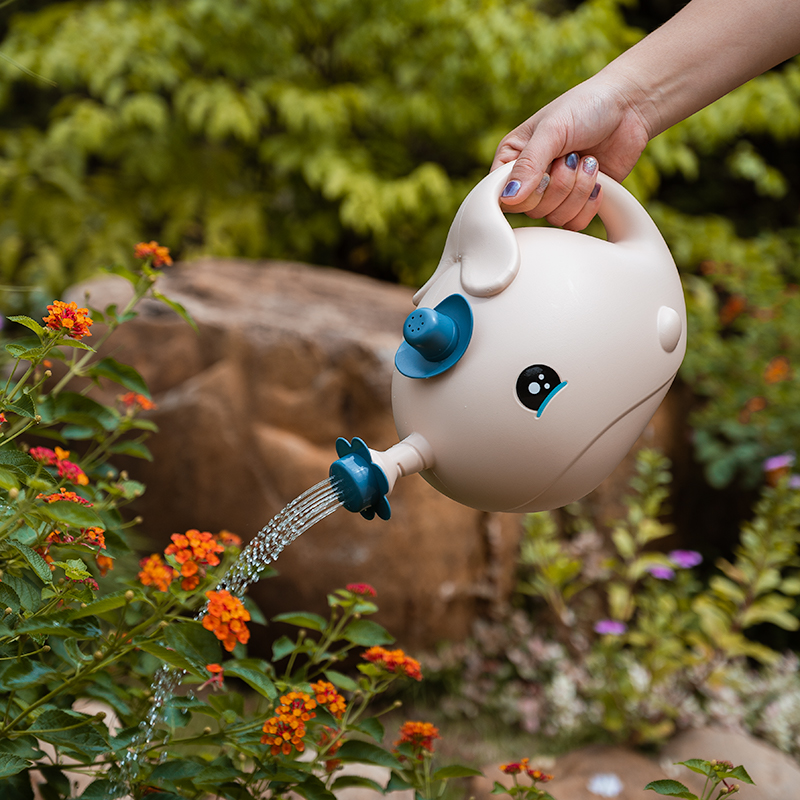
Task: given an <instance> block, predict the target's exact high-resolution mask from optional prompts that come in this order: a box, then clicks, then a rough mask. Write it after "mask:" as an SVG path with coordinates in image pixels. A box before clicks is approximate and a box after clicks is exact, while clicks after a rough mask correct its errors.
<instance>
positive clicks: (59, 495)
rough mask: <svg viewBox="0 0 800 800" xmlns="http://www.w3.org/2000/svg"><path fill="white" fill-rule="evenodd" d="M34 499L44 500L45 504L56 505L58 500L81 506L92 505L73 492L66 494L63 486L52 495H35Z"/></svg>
mask: <svg viewBox="0 0 800 800" xmlns="http://www.w3.org/2000/svg"><path fill="white" fill-rule="evenodd" d="M36 499H37V500H44V501H45V503H56V502H58V501H59V500H67V501H68V502H70V503H78V504H80V505H82V506H90V505H92V503H90V502H89V501H88V500H86V499H85V498H83V497H81V496H80V495H78V494H75V492H68V491H67V490H66V489H65V488H64V487H63V486H62V487H61V488H60V489H59V490H58V491H57V492H53V494H37V495H36Z"/></svg>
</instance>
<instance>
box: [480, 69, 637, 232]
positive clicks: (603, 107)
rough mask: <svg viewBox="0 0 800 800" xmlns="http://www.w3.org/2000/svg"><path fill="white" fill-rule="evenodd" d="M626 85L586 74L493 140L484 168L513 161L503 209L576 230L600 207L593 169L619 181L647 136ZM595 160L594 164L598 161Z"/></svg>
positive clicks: (599, 191) (502, 204)
mask: <svg viewBox="0 0 800 800" xmlns="http://www.w3.org/2000/svg"><path fill="white" fill-rule="evenodd" d="M634 94H635V87H629V88H628V89H627V90H625V89H622V88H620V87H617V86H615V85H613V84H608V83H606V82H604V81H602V80H601V79H600V78H599V77H598V76H595V78H592V79H590V80H588V81H586V82H584V83H582V84H580V85H578V86H576V87H575V88H574V89H571V90H570V91H568V92H566V93H565V94H563V95H561V96H560V97H558V98H556V99H555V100H554V101H553V102H551V103H549V104H548V105H546V106H545V107H544V108H542V109H540V110H539V111H537V112H536V113H535V114H534V115H533V116H532V117H530V118H529V119H528V120H526V121H525V122H523V123H522V125H520V126H519V127H517V128H515V129H514V130H513V131H511V133H509V134H508V135H507V136H505V137H504V138H503V140H502V141H501V142H500V144H499V146H498V148H497V152H496V153H495V157H494V162H493V163H492V170H494V169H496V168H497V167H499V166H501V165H502V164H505V163H508V162H509V161H513V160H515V159H516V162H517V163H516V164H515V165H514V168H513V169H512V171H511V174H510V176H509V180H508V183H507V184H506V187H505V189H504V190H503V195H502V197H501V207H502V209H503V210H504V211H510V212H522V213H525V214H527V215H528V216H529V217H532V218H534V219H540V218H546V219H547V221H548V222H550V223H551V224H552V225H557V226H559V227H563V228H567V229H568V230H582V229H583V228H585V227H586V226H587V225H588V224H589V222H591V220H592V218H593V217H594V215H595V214H596V213H597V211H598V209H599V208H600V202H601V200H602V189H601V188H600V186H599V184H598V183H597V180H596V178H597V173H598V167H599V166H601V167H602V170H603V172H604V173H605V174H607V175H609V176H610V177H612V178H614V179H615V180H617V181H621V180H622V179H623V178H625V177H626V176H627V175H628V173H629V172H630V171H631V169H632V168H633V166H634V164H635V163H636V161H637V160H638V159H639V156H640V155H641V154H642V151H643V150H644V148H645V146H646V144H647V142H648V141H649V139H650V132H649V130H648V127H647V125H646V123H645V120H644V118H643V116H642V115H641V114H640V112H639V111H638V108H637V103H636V102H635V101H634V100H633V99H632V98H633V95H634ZM598 162H599V164H598Z"/></svg>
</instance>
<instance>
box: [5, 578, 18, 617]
mask: <svg viewBox="0 0 800 800" xmlns="http://www.w3.org/2000/svg"><path fill="white" fill-rule="evenodd" d="M6 608H10V609H11V610H12V611H14V612H15V613H17V614H19V610H20V608H22V604H21V603H20V601H19V597H18V595H17V593H16V592H15V591H14V590H13V589H12V588H11V587H10V586H9V585H8V584H6V583H0V609H6Z"/></svg>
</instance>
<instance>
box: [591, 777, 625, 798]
mask: <svg viewBox="0 0 800 800" xmlns="http://www.w3.org/2000/svg"><path fill="white" fill-rule="evenodd" d="M586 788H587V789H588V790H589V791H590V792H591V793H592V794H595V795H597V796H598V797H617V796H618V795H619V794H620V793H621V792H622V789H623V788H624V787H623V785H622V781H621V780H620V779H619V777H618V776H617V775H615V774H614V773H613V772H598V773H596V774H595V775H592V777H591V778H590V779H589V783H587V784H586Z"/></svg>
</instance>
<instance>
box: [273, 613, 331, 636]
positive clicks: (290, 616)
mask: <svg viewBox="0 0 800 800" xmlns="http://www.w3.org/2000/svg"><path fill="white" fill-rule="evenodd" d="M272 621H273V622H286V623H287V624H289V625H296V626H297V627H298V628H308V629H309V630H312V631H324V630H325V629H326V628H327V627H328V621H327V620H326V619H325V617H321V616H320V615H319V614H312V613H311V612H304V611H297V612H296V611H290V612H288V613H286V614H278V615H277V616H275V617H273V618H272Z"/></svg>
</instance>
